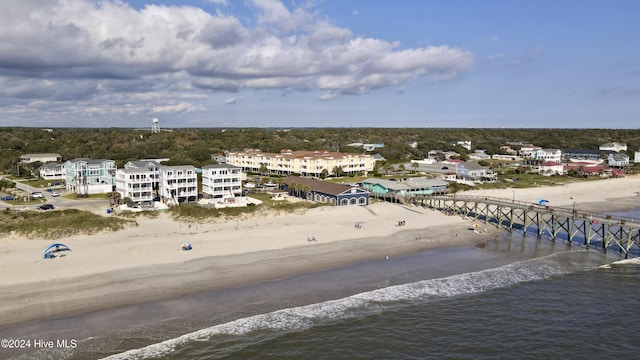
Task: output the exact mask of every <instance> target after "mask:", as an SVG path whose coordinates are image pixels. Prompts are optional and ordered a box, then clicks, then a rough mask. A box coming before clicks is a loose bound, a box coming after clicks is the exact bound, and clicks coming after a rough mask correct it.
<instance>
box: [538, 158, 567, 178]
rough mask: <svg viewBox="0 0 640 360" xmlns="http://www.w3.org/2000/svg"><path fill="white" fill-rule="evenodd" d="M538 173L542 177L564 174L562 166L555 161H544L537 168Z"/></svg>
mask: <svg viewBox="0 0 640 360" xmlns="http://www.w3.org/2000/svg"><path fill="white" fill-rule="evenodd" d="M538 173H539V174H540V175H544V176H551V175H562V174H564V165H562V164H561V163H558V162H555V161H545V162H543V163H542V164H540V166H538Z"/></svg>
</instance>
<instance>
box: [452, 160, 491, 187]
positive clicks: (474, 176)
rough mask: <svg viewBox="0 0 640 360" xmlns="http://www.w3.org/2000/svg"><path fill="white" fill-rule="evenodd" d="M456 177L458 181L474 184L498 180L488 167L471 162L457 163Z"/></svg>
mask: <svg viewBox="0 0 640 360" xmlns="http://www.w3.org/2000/svg"><path fill="white" fill-rule="evenodd" d="M456 175H457V178H458V179H459V180H462V181H465V182H474V183H485V182H494V181H496V180H497V179H498V175H497V174H496V173H495V172H494V171H493V170H491V169H490V168H489V167H486V166H482V165H480V164H478V163H477V162H471V161H467V162H461V163H459V164H458V165H457V166H456Z"/></svg>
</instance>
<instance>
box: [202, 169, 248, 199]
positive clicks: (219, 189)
mask: <svg viewBox="0 0 640 360" xmlns="http://www.w3.org/2000/svg"><path fill="white" fill-rule="evenodd" d="M202 194H203V195H204V197H205V198H219V197H232V196H235V195H236V194H238V195H239V194H242V168H240V167H238V166H233V165H228V164H217V165H206V166H203V167H202Z"/></svg>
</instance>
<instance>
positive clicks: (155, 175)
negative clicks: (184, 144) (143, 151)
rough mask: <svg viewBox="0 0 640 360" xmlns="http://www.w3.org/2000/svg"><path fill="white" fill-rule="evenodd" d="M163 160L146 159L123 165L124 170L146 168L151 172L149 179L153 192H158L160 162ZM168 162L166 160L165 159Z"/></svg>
mask: <svg viewBox="0 0 640 360" xmlns="http://www.w3.org/2000/svg"><path fill="white" fill-rule="evenodd" d="M161 160H164V159H147V160H136V161H128V162H127V163H126V164H124V168H125V169H141V168H146V169H149V170H151V174H150V177H151V179H152V181H153V190H158V187H159V186H160V180H159V178H160V170H158V169H159V168H160V166H161V165H160V161H161ZM167 160H168V159H167Z"/></svg>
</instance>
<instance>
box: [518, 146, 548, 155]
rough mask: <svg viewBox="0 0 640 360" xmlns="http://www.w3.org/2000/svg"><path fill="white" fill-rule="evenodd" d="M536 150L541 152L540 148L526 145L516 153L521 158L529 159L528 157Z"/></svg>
mask: <svg viewBox="0 0 640 360" xmlns="http://www.w3.org/2000/svg"><path fill="white" fill-rule="evenodd" d="M538 150H542V148H541V147H540V146H535V145H531V144H528V145H522V147H521V148H520V150H519V151H518V153H519V154H520V156H522V157H526V158H530V157H533V153H534V152H536V151H538Z"/></svg>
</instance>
